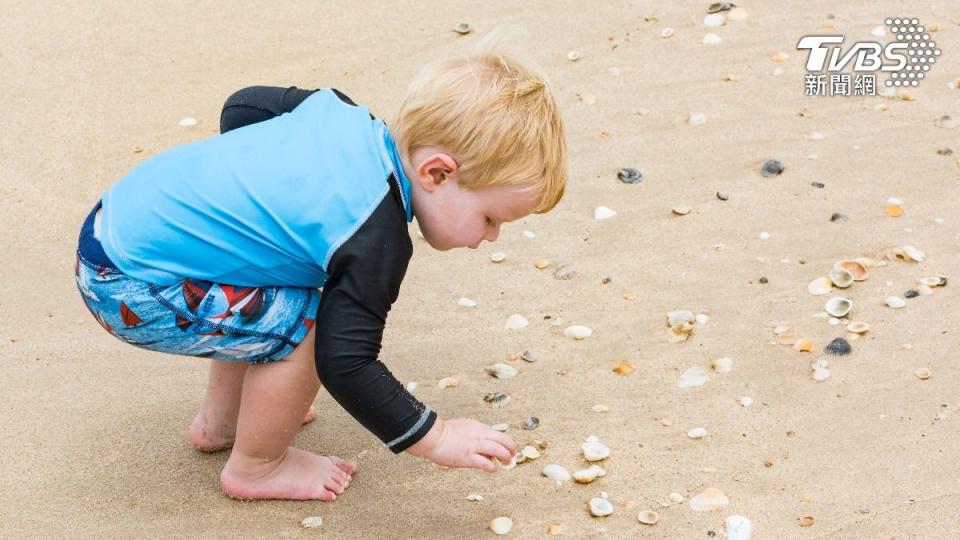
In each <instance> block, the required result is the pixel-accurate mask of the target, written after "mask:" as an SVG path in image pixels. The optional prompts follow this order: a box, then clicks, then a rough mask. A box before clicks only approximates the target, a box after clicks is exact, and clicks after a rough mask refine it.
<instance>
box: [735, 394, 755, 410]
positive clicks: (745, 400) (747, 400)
mask: <svg viewBox="0 0 960 540" xmlns="http://www.w3.org/2000/svg"><path fill="white" fill-rule="evenodd" d="M737 402H738V403H740V405H742V406H744V407H749V406H751V405H753V398H752V397H750V396H740V397H739V398H737Z"/></svg>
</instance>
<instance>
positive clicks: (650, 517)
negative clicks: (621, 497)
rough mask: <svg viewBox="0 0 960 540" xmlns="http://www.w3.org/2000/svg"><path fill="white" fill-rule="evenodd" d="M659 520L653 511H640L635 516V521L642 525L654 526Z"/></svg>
mask: <svg viewBox="0 0 960 540" xmlns="http://www.w3.org/2000/svg"><path fill="white" fill-rule="evenodd" d="M659 520H660V516H658V515H657V513H656V512H654V511H653V510H641V511H640V513H639V514H637V521H639V522H640V523H643V524H644V525H656V524H657V521H659Z"/></svg>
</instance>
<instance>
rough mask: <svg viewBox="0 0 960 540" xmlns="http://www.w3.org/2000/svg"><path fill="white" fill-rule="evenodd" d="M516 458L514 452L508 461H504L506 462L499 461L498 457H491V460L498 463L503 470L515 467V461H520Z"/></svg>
mask: <svg viewBox="0 0 960 540" xmlns="http://www.w3.org/2000/svg"><path fill="white" fill-rule="evenodd" d="M517 458H518V456H517V455H516V454H514V455H513V456H510V461H508V462H506V463H503V462H502V461H500V459H498V458H493V460H494V461H495V462H497V464H498V465H500V468H501V469H503V470H505V471H509V470H510V469H513V468H514V467H516V466H517V463H519V462H520V461H519V459H517Z"/></svg>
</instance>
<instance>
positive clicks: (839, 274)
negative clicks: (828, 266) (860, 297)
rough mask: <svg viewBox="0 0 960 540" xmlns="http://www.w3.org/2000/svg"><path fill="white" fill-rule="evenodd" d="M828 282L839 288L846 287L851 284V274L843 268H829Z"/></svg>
mask: <svg viewBox="0 0 960 540" xmlns="http://www.w3.org/2000/svg"><path fill="white" fill-rule="evenodd" d="M829 276H830V282H831V283H833V284H834V285H836V286H837V287H839V288H841V289H846V288H847V287H849V286H850V285H853V274H852V273H851V272H850V271H849V270H847V269H845V268H834V269H833V270H830V274H829Z"/></svg>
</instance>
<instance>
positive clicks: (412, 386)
mask: <svg viewBox="0 0 960 540" xmlns="http://www.w3.org/2000/svg"><path fill="white" fill-rule="evenodd" d="M417 386H419V385H418V384H417V381H410V382H408V383H407V392H410V393H411V394H412V393H413V391H414V390H416V389H417Z"/></svg>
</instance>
